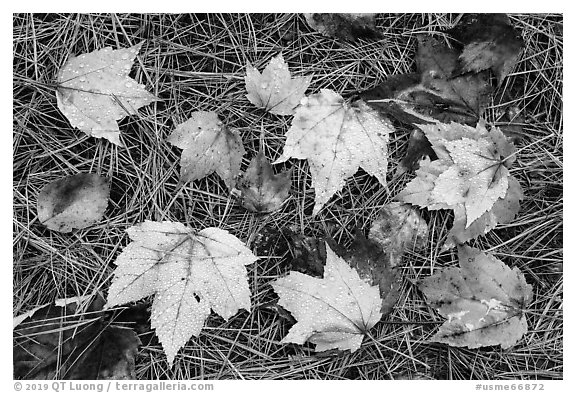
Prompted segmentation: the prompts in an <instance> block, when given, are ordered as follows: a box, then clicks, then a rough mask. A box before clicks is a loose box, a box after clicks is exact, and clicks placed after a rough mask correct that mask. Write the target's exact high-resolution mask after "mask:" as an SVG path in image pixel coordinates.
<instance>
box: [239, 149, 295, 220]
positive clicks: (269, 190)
mask: <svg viewBox="0 0 576 393" xmlns="http://www.w3.org/2000/svg"><path fill="white" fill-rule="evenodd" d="M291 175H292V171H291V170H289V171H286V172H282V173H279V174H277V175H275V174H274V172H273V171H272V166H271V165H270V161H268V159H267V158H266V157H264V153H263V152H262V151H260V152H259V153H258V154H257V155H256V157H254V158H253V159H252V161H251V162H250V165H249V166H248V169H247V170H246V173H245V174H244V176H243V177H242V180H241V181H240V182H239V185H238V189H239V190H240V204H241V205H242V206H243V207H244V208H245V209H248V210H250V211H252V212H255V213H271V212H273V211H275V210H278V209H280V207H281V206H282V204H283V203H284V201H285V200H286V199H288V193H289V192H290V186H291V183H290V177H291Z"/></svg>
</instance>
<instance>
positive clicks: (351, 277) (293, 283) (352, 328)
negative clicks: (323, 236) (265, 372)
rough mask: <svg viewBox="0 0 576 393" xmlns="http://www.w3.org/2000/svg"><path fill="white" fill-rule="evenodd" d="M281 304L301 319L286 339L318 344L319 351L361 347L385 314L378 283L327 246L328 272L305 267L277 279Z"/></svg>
mask: <svg viewBox="0 0 576 393" xmlns="http://www.w3.org/2000/svg"><path fill="white" fill-rule="evenodd" d="M272 287H273V288H274V291H275V292H276V293H277V294H278V296H279V298H280V299H279V301H278V304H279V305H280V306H282V307H283V308H285V309H286V310H288V311H290V313H291V314H292V315H293V316H294V317H295V318H296V320H297V321H298V322H297V323H296V324H295V325H294V326H292V328H291V329H290V331H289V332H288V335H286V337H284V338H283V339H282V342H283V343H287V342H291V343H295V344H300V345H302V344H304V343H305V342H306V341H309V342H311V343H313V344H316V351H326V350H328V349H341V350H346V349H349V350H351V351H352V352H354V351H356V350H358V349H359V348H360V345H361V344H362V340H363V338H364V335H365V334H366V333H367V332H368V330H369V329H370V328H372V327H373V326H374V325H375V324H376V323H377V322H378V321H379V320H380V318H381V317H382V314H381V312H380V308H381V307H382V299H381V298H380V293H379V287H378V285H370V284H369V283H368V282H366V281H365V280H363V279H362V278H360V276H359V275H358V272H357V271H356V270H355V269H353V268H351V267H350V266H349V265H348V264H347V263H346V261H345V260H344V259H342V258H340V257H338V256H337V255H336V254H335V253H334V251H332V249H331V248H330V247H329V246H328V245H327V246H326V265H325V266H324V277H323V278H315V277H311V276H308V275H305V274H302V273H299V272H294V271H292V272H290V274H288V276H286V277H283V278H279V279H277V280H276V281H274V282H273V283H272Z"/></svg>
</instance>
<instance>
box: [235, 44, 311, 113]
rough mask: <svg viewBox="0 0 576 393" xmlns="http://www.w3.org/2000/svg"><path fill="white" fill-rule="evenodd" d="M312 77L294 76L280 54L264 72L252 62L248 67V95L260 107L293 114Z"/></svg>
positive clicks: (274, 111)
mask: <svg viewBox="0 0 576 393" xmlns="http://www.w3.org/2000/svg"><path fill="white" fill-rule="evenodd" d="M311 79H312V77H310V76H304V77H300V78H292V77H291V75H290V70H289V69H288V65H287V64H286V62H285V61H284V58H283V57H282V54H279V55H278V56H276V57H275V58H273V59H272V60H270V63H269V64H268V65H267V66H266V68H265V69H264V71H263V72H262V74H260V72H258V70H257V69H256V68H254V67H253V66H252V65H251V64H250V63H248V65H247V67H246V76H245V77H244V80H245V82H246V91H247V92H248V94H247V95H246V97H247V98H248V100H249V101H250V102H251V103H253V104H254V105H256V106H257V107H259V108H264V109H266V110H267V111H269V112H271V113H274V114H277V115H291V114H293V113H294V108H296V106H297V105H298V104H299V103H300V100H301V99H302V97H303V96H304V93H305V92H306V89H307V88H308V86H309V85H310V80H311Z"/></svg>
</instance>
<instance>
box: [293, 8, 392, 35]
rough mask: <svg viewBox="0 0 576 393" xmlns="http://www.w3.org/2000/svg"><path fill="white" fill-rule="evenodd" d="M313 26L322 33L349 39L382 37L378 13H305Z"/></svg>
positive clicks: (307, 20)
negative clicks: (378, 28)
mask: <svg viewBox="0 0 576 393" xmlns="http://www.w3.org/2000/svg"><path fill="white" fill-rule="evenodd" d="M304 16H305V17H306V22H308V24H309V25H310V27H311V28H313V29H314V30H316V31H318V32H320V33H321V34H323V35H325V36H328V37H333V38H340V39H344V40H348V41H357V40H358V39H377V38H382V33H381V32H379V31H378V30H377V29H376V14H323V13H315V14H304Z"/></svg>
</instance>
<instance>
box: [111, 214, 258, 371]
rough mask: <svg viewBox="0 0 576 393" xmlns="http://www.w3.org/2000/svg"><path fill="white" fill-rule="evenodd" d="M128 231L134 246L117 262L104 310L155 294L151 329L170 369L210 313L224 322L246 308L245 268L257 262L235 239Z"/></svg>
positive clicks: (168, 227)
mask: <svg viewBox="0 0 576 393" xmlns="http://www.w3.org/2000/svg"><path fill="white" fill-rule="evenodd" d="M127 232H128V234H129V235H130V238H131V239H132V243H130V244H129V245H128V246H127V247H126V248H125V249H124V250H123V251H122V253H121V254H120V255H119V256H118V259H116V262H115V264H116V270H115V272H114V280H113V282H112V285H111V286H110V289H109V291H108V301H107V307H112V306H114V305H119V304H124V303H128V302H131V301H136V300H139V299H141V298H143V297H146V296H150V295H155V297H154V302H153V303H152V317H151V321H152V322H151V324H152V327H153V328H154V329H155V330H156V335H157V336H158V338H159V340H160V342H161V343H162V347H163V348H164V351H165V352H166V357H167V359H168V363H169V364H170V365H172V364H173V362H174V358H175V357H176V353H177V352H178V350H179V349H180V348H181V347H182V346H184V345H185V344H186V342H187V341H188V340H189V339H190V337H191V336H198V335H199V334H200V331H201V330H202V327H203V326H204V322H205V321H206V319H207V318H208V316H209V315H210V309H212V310H213V311H214V312H215V313H217V314H218V315H220V316H221V317H222V318H224V319H225V320H228V319H229V318H230V317H232V316H233V315H234V314H236V313H237V312H238V310H239V309H241V308H243V309H245V310H249V309H250V289H249V287H248V281H247V272H246V267H245V266H246V265H249V264H251V263H253V262H254V261H255V260H256V259H257V257H256V256H254V254H252V252H251V251H250V250H249V249H248V248H246V246H244V244H242V242H241V241H240V240H238V238H236V237H235V236H233V235H231V234H230V233H228V232H226V231H224V230H222V229H218V228H205V229H203V230H201V231H199V232H197V233H196V232H194V231H192V230H191V229H190V228H188V227H186V226H185V225H183V224H180V223H176V222H169V221H164V222H154V221H145V222H143V223H140V224H138V225H135V226H133V227H130V228H128V230H127Z"/></svg>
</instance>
